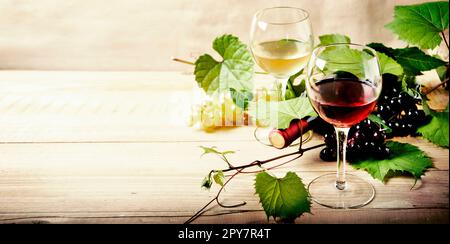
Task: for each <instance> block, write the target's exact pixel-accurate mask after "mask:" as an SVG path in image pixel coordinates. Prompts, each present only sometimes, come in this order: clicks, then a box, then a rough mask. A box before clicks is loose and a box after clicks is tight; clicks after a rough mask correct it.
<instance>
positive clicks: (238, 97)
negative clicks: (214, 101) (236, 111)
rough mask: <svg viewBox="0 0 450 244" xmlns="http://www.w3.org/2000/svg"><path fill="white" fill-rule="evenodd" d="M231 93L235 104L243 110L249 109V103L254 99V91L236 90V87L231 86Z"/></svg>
mask: <svg viewBox="0 0 450 244" xmlns="http://www.w3.org/2000/svg"><path fill="white" fill-rule="evenodd" d="M230 94H231V99H233V102H234V104H236V106H238V107H240V108H242V109H243V110H245V109H247V107H248V103H249V102H250V101H251V100H252V99H253V93H252V92H251V91H246V90H241V91H236V89H234V88H230Z"/></svg>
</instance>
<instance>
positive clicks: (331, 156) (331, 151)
mask: <svg viewBox="0 0 450 244" xmlns="http://www.w3.org/2000/svg"><path fill="white" fill-rule="evenodd" d="M320 159H322V160H323V161H327V162H331V161H336V159H337V154H336V148H332V147H326V148H324V149H322V151H320Z"/></svg>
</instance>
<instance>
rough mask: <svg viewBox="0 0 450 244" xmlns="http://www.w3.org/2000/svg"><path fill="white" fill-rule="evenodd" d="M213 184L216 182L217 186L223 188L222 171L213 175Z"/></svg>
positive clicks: (223, 178) (223, 177)
mask: <svg viewBox="0 0 450 244" xmlns="http://www.w3.org/2000/svg"><path fill="white" fill-rule="evenodd" d="M213 179H214V182H216V183H217V184H218V185H221V186H223V183H224V182H225V175H224V174H223V172H222V170H219V171H218V172H217V173H215V174H214V175H213Z"/></svg>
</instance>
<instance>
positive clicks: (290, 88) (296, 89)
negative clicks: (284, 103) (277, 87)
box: [284, 69, 306, 100]
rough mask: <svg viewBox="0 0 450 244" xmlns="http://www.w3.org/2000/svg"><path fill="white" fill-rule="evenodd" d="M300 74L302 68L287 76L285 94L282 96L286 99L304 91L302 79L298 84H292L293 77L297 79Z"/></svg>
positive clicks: (293, 81)
mask: <svg viewBox="0 0 450 244" xmlns="http://www.w3.org/2000/svg"><path fill="white" fill-rule="evenodd" d="M302 74H303V69H302V70H300V71H299V72H297V73H296V74H294V75H292V76H291V77H289V79H288V81H287V87H286V94H285V96H284V97H285V99H286V100H289V99H292V98H296V97H299V96H300V95H301V94H302V93H303V92H305V90H306V87H305V86H306V84H305V82H304V80H302V81H301V82H300V83H299V84H297V85H294V84H295V79H297V78H298V77H299V76H300V75H302Z"/></svg>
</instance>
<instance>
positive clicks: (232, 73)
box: [194, 35, 254, 94]
mask: <svg viewBox="0 0 450 244" xmlns="http://www.w3.org/2000/svg"><path fill="white" fill-rule="evenodd" d="M213 49H214V50H216V51H217V52H218V53H219V54H220V56H222V58H223V60H222V61H221V62H219V61H216V60H215V59H214V58H213V57H211V56H210V55H209V54H204V55H202V56H200V57H199V58H198V59H197V60H196V61H195V71H194V74H195V80H196V81H197V83H198V85H199V86H200V87H201V88H203V90H205V92H206V93H207V94H212V93H214V92H216V91H217V90H222V91H228V90H230V88H233V89H235V90H236V91H242V90H245V91H251V90H252V89H253V83H252V81H251V80H252V77H253V67H254V63H253V60H252V57H251V55H250V52H249V51H248V49H247V46H246V45H245V44H243V43H242V42H241V41H239V39H238V38H237V37H235V36H232V35H223V36H221V37H218V38H216V39H215V40H214V42H213Z"/></svg>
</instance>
